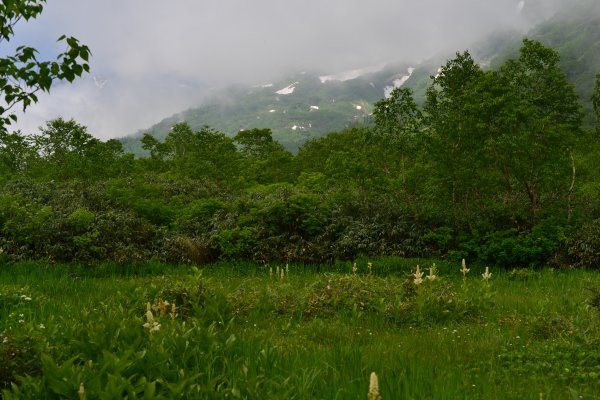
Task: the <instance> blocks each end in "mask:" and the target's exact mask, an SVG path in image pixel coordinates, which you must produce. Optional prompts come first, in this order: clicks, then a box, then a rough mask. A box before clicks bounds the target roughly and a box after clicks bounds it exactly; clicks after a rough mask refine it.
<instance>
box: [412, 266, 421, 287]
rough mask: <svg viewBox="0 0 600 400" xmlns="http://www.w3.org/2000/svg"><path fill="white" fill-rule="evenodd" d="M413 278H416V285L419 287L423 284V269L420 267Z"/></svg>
mask: <svg viewBox="0 0 600 400" xmlns="http://www.w3.org/2000/svg"><path fill="white" fill-rule="evenodd" d="M413 276H414V277H415V280H414V282H415V285H417V286H419V285H420V284H421V283H423V271H421V268H420V267H419V266H418V265H417V270H416V271H415V273H414V274H413Z"/></svg>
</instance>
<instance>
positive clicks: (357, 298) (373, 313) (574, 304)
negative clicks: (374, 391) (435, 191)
mask: <svg viewBox="0 0 600 400" xmlns="http://www.w3.org/2000/svg"><path fill="white" fill-rule="evenodd" d="M367 262H369V260H357V271H356V273H353V271H352V263H339V264H335V265H329V266H320V267H316V266H309V265H289V266H288V269H289V273H288V274H286V275H285V277H284V278H283V279H281V276H278V277H276V276H275V275H276V270H277V268H279V270H280V271H281V270H282V269H285V265H260V264H247V263H243V264H216V265H213V266H210V267H208V268H205V269H203V270H198V269H195V268H192V267H187V266H165V265H160V264H147V265H139V266H127V267H122V266H118V265H110V264H107V265H102V266H100V267H93V268H92V267H88V266H85V265H54V266H49V265H40V264H33V263H24V264H17V265H11V266H2V267H1V268H0V385H2V387H3V389H4V391H3V396H4V398H5V399H14V398H17V399H29V398H84V397H85V398H87V399H93V398H121V397H127V396H128V397H129V398H137V397H144V398H178V397H179V398H206V399H213V398H246V399H284V398H285V399H288V398H289V399H365V398H366V396H367V391H368V385H369V375H370V373H371V372H373V371H375V372H376V373H377V375H378V376H379V386H380V393H381V396H382V398H383V399H400V398H402V399H539V398H540V397H543V398H544V399H554V398H555V399H563V398H573V396H575V397H574V398H579V397H580V396H582V398H591V399H594V398H598V396H597V393H600V347H599V346H598V344H599V343H600V332H599V330H598V318H599V316H600V315H599V314H598V313H599V310H598V309H597V307H596V306H594V302H593V301H590V300H592V298H593V295H594V292H593V291H592V290H588V289H593V288H599V287H600V277H599V276H598V274H597V273H596V272H590V271H579V270H576V271H562V270H550V269H547V270H542V271H528V270H527V271H525V270H523V271H520V272H518V273H506V272H501V271H495V270H492V278H491V281H490V284H489V285H486V284H484V282H483V279H482V278H481V272H482V271H481V270H482V268H477V267H474V268H471V271H470V272H469V274H468V276H467V279H466V280H463V277H462V275H461V274H460V272H459V268H460V266H459V265H457V266H455V265H452V264H449V263H441V262H439V261H435V260H400V259H382V260H373V261H371V262H372V263H373V266H372V268H371V270H370V271H369V270H368V269H367ZM433 262H436V264H437V266H438V279H437V280H435V281H433V282H429V281H427V280H426V281H425V282H424V283H423V284H422V285H420V286H419V287H416V286H415V284H414V282H413V279H414V278H413V277H412V276H411V273H413V272H414V267H415V266H416V264H417V263H420V265H421V267H422V268H428V267H429V266H430V265H431V263H433ZM271 269H273V273H272V274H270V270H271ZM161 301H168V302H169V303H175V304H176V310H177V315H176V316H174V318H173V317H172V316H171V315H170V309H167V310H166V311H165V310H164V309H163V310H162V312H161V309H160V304H161ZM148 304H150V306H151V310H152V315H153V318H154V319H155V320H156V321H157V322H158V323H159V324H160V329H159V330H157V331H155V332H150V330H149V329H147V328H145V327H144V323H146V322H147V316H146V310H147V305H148Z"/></svg>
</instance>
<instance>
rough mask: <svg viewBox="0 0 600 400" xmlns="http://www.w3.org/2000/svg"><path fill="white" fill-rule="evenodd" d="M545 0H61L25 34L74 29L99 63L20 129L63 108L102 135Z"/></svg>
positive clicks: (489, 25)
mask: <svg viewBox="0 0 600 400" xmlns="http://www.w3.org/2000/svg"><path fill="white" fill-rule="evenodd" d="M529 1H530V2H531V3H533V1H535V0H529ZM537 2H538V4H536V10H537V11H536V13H535V14H533V15H530V14H528V13H527V10H528V3H529V2H528V1H527V0H525V2H524V3H523V2H520V1H516V0H488V1H483V0H456V1H452V2H449V1H445V0H424V1H410V2H409V1H398V0H389V1H388V0H380V1H375V2H370V3H368V2H364V1H357V0H326V1H323V0H302V1H298V0H287V1H280V0H256V1H252V2H250V1H244V0H203V1H197V0H172V1H168V2H166V1H162V0H128V1H123V0H103V1H94V0H53V1H51V2H48V3H47V5H46V8H45V10H44V13H43V14H42V15H41V16H40V18H38V19H37V20H35V21H29V22H27V23H25V24H22V25H21V26H20V27H19V29H18V31H17V36H16V38H15V40H16V41H17V42H18V41H22V43H23V44H29V45H33V46H35V47H37V48H38V49H40V50H41V55H42V56H46V57H52V56H54V55H55V54H56V52H57V51H59V47H57V45H56V44H55V43H54V42H53V39H54V38H57V37H58V36H60V35H61V34H63V33H64V34H67V35H73V36H75V37H77V38H79V39H80V40H81V41H82V42H83V43H85V44H87V45H88V46H89V47H90V48H91V50H92V53H93V58H92V60H91V68H92V73H91V74H90V75H89V76H86V77H85V78H83V79H80V80H79V81H77V82H76V83H75V84H73V85H67V84H60V85H58V86H56V87H55V88H53V90H52V92H51V93H50V94H49V95H43V96H41V97H40V102H39V103H38V104H36V105H34V106H32V107H31V108H30V109H29V110H28V112H27V113H26V115H23V116H21V117H20V120H19V124H18V125H17V126H16V128H19V129H21V130H22V131H23V132H27V133H31V132H32V131H35V130H37V127H38V126H40V125H44V124H45V121H46V120H49V119H52V118H55V117H57V116H62V117H64V118H75V119H76V120H77V121H78V122H80V123H82V124H84V125H86V126H88V127H89V130H90V133H92V134H93V135H95V136H97V137H100V138H103V139H107V138H110V137H118V136H123V135H126V134H129V133H133V132H135V131H137V130H138V129H142V128H146V127H149V126H150V125H152V124H153V123H155V122H158V121H159V120H161V119H162V118H164V117H166V116H169V115H171V114H173V113H176V112H179V111H182V110H184V109H186V108H189V107H191V106H194V105H197V104H199V102H200V101H201V98H202V96H203V94H204V93H205V92H206V90H207V89H208V88H210V87H219V86H223V85H227V84H230V83H242V82H244V83H257V84H258V83H264V82H267V81H270V80H271V79H272V78H273V77H276V76H279V75H281V74H283V73H285V72H286V71H300V70H306V69H311V70H319V71H321V72H323V73H336V72H340V71H343V70H348V69H353V68H359V67H365V66H370V65H378V64H381V63H384V62H389V61H401V60H404V61H413V62H414V61H418V60H420V59H423V58H427V57H429V56H431V55H433V54H435V53H436V52H439V51H442V50H451V51H454V50H462V49H464V48H465V47H466V46H468V45H469V44H470V43H471V42H474V41H476V40H478V39H480V38H481V37H483V36H485V35H486V34H489V33H491V32H493V31H496V30H499V29H506V28H512V29H521V30H525V29H526V28H528V27H529V26H530V25H531V24H532V23H533V22H534V21H533V20H532V18H533V19H535V18H541V17H543V16H545V15H550V14H551V13H552V12H553V10H554V9H555V8H556V6H557V4H558V1H541V0H537ZM19 44H20V43H19Z"/></svg>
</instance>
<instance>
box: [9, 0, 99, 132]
mask: <svg viewBox="0 0 600 400" xmlns="http://www.w3.org/2000/svg"><path fill="white" fill-rule="evenodd" d="M45 2H46V1H45V0H10V1H4V2H2V4H1V5H0V43H2V42H8V41H10V40H11V38H12V37H13V36H14V27H15V25H16V24H17V23H18V22H19V21H20V20H22V19H24V20H30V19H34V18H36V17H38V16H39V14H40V13H41V12H42V11H43V7H44V3H45ZM58 41H64V42H65V43H66V46H67V49H66V50H65V51H64V52H63V53H60V54H59V55H58V57H57V61H39V60H38V58H37V50H36V49H34V48H33V47H28V46H19V47H17V48H16V50H15V53H14V54H13V55H7V56H5V57H2V58H0V93H2V97H3V104H2V105H1V106H0V132H2V133H5V132H6V126H7V125H10V124H11V122H14V121H16V120H17V116H16V114H15V113H14V112H13V111H12V109H13V108H15V107H16V106H18V105H20V106H21V107H22V109H23V111H25V110H26V109H27V108H28V107H29V106H30V105H31V104H32V103H36V102H37V101H38V97H37V94H36V93H37V92H39V91H44V92H49V91H50V89H51V87H52V84H53V82H54V81H56V80H66V81H68V82H73V81H74V80H75V78H76V77H80V76H81V75H82V74H83V73H84V72H89V70H90V67H89V64H88V60H89V56H90V50H89V48H88V47H87V46H85V45H82V44H80V43H79V41H78V40H77V39H76V38H74V37H66V36H64V35H63V36H61V37H60V38H59V39H58Z"/></svg>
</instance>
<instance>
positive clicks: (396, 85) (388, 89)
mask: <svg viewBox="0 0 600 400" xmlns="http://www.w3.org/2000/svg"><path fill="white" fill-rule="evenodd" d="M407 72H408V75H400V76H399V77H398V78H396V79H394V80H393V81H392V84H391V85H389V86H386V87H385V88H383V95H384V96H385V98H386V99H387V98H389V97H390V95H391V94H392V90H394V89H396V88H399V87H402V85H404V84H405V83H406V81H407V80H409V79H410V77H411V76H412V74H413V72H415V69H414V68H413V67H410V68H408V70H407Z"/></svg>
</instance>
